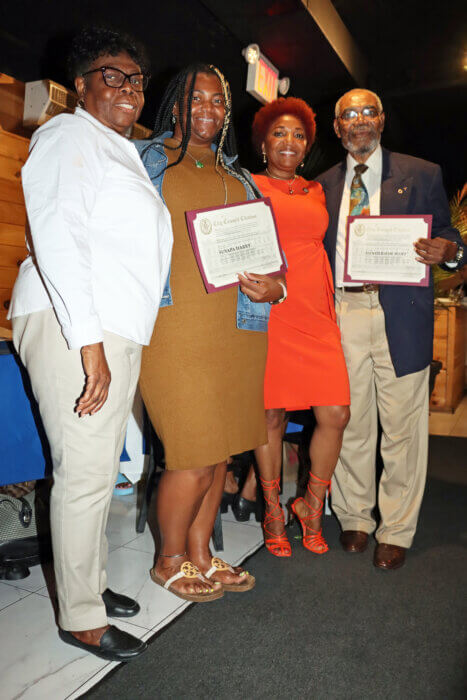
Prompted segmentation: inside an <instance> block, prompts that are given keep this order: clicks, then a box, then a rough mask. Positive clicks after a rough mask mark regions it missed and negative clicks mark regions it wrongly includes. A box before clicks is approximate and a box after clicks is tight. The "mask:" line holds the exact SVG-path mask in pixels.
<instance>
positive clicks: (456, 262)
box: [444, 243, 464, 270]
mask: <svg viewBox="0 0 467 700" xmlns="http://www.w3.org/2000/svg"><path fill="white" fill-rule="evenodd" d="M456 245H457V252H456V254H455V256H454V257H453V258H452V260H446V262H445V263H444V264H445V265H447V266H448V267H450V268H451V269H452V270H453V269H454V268H455V269H459V266H460V263H462V259H463V257H464V248H463V246H461V245H459V243H456Z"/></svg>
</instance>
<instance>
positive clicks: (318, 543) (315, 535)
mask: <svg viewBox="0 0 467 700" xmlns="http://www.w3.org/2000/svg"><path fill="white" fill-rule="evenodd" d="M312 483H314V484H320V485H321V484H324V485H325V486H326V491H328V490H330V488H331V482H330V481H324V479H320V478H319V476H316V475H315V474H313V472H311V471H310V478H309V480H308V486H307V490H308V491H309V493H311V495H312V496H313V498H315V499H316V500H317V501H319V506H318V508H314V507H313V506H310V504H309V503H307V502H306V501H305V499H304V498H297V499H296V500H295V501H294V502H293V503H292V510H293V512H294V515H295V517H296V518H297V519H298V520H299V521H300V525H301V526H302V530H303V540H302V542H303V546H304V547H305V548H306V549H309V550H310V552H313V553H314V554H324V553H325V552H327V551H328V549H329V547H328V545H327V542H326V540H325V539H324V537H323V535H322V534H321V533H322V531H323V530H322V528H321V529H320V530H315V529H314V528H312V527H311V526H310V525H309V524H308V523H309V522H310V521H311V520H316V518H320V517H321V516H322V514H323V508H324V501H323V500H321V498H319V497H318V496H317V495H316V494H315V492H314V491H313V489H312V488H311V484H312ZM299 501H303V503H304V504H305V505H306V507H307V508H308V510H309V514H308V515H306V516H305V517H304V518H301V517H300V516H299V514H298V513H297V511H296V505H297V503H298V502H299ZM307 530H308V531H310V530H311V533H312V534H309V535H307Z"/></svg>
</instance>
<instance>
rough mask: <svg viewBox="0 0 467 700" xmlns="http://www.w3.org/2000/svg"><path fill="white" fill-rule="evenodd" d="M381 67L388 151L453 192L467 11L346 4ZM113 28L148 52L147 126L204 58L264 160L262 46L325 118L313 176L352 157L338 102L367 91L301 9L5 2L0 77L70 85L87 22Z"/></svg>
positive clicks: (239, 3) (377, 77)
mask: <svg viewBox="0 0 467 700" xmlns="http://www.w3.org/2000/svg"><path fill="white" fill-rule="evenodd" d="M333 4H334V6H335V8H336V10H337V11H338V12H339V14H340V16H341V18H342V20H343V21H344V23H345V24H346V26H347V28H348V29H349V31H350V33H351V34H352V36H353V37H354V39H355V41H356V43H357V44H358V46H359V48H360V50H361V52H362V53H363V54H364V56H365V57H366V59H367V61H368V64H369V75H368V82H367V86H368V87H371V88H372V89H374V90H376V91H377V92H379V94H380V95H381V98H382V100H383V104H384V105H385V110H386V113H387V129H386V133H385V135H384V142H385V143H386V145H388V146H389V147H390V148H393V149H395V150H402V151H405V152H408V153H412V154H413V155H418V156H420V157H423V158H427V159H429V160H435V161H436V162H439V163H441V165H442V166H443V168H444V171H445V175H446V181H447V186H448V189H449V190H450V191H453V190H454V189H455V188H458V187H460V186H461V185H462V184H463V181H464V179H465V169H464V163H465V157H464V156H465V145H464V144H465V137H464V131H465V127H464V119H465V116H464V115H465V113H466V106H467V105H466V97H465V96H466V94H467V93H466V90H465V86H466V76H467V72H466V71H464V70H463V65H462V62H463V59H464V51H465V39H464V37H465V36H466V31H465V29H466V27H465V21H466V15H465V9H464V5H465V2H461V1H460V0H448V2H447V3H444V4H442V3H440V2H430V1H429V0H409V1H407V0H405V1H404V2H402V1H401V0H351V1H350V0H334V2H333ZM97 21H98V22H107V23H111V24H113V25H118V26H120V27H123V28H124V29H126V30H127V31H130V32H132V33H133V34H135V35H136V36H137V37H138V38H139V39H141V40H142V41H143V42H144V43H145V44H146V45H147V47H148V50H149V53H150V56H151V59H152V74H153V80H152V82H151V84H150V87H149V89H148V94H147V101H146V107H145V110H144V112H143V116H142V119H141V121H142V122H143V123H145V124H146V125H148V126H150V125H151V124H152V122H153V119H154V115H155V112H156V110H157V106H158V102H159V99H160V95H161V91H162V90H163V88H164V86H165V84H166V83H167V80H168V77H169V76H170V75H171V74H172V73H173V72H174V70H176V69H177V68H179V67H181V66H183V65H185V64H187V63H189V62H191V61H194V60H206V61H209V62H213V63H215V64H216V65H218V66H219V67H220V68H221V69H222V70H223V71H224V72H225V73H226V74H227V76H228V78H229V80H230V82H231V86H232V92H233V96H234V111H235V113H236V124H237V132H238V133H237V136H238V140H239V142H240V151H241V155H242V158H243V160H244V161H245V163H246V164H247V165H250V166H254V165H255V161H254V159H253V156H252V154H251V149H250V146H249V127H250V124H251V119H252V116H253V114H254V112H255V111H256V109H257V108H258V106H259V105H258V103H257V102H256V101H255V100H254V99H253V98H252V97H250V96H249V95H247V94H246V93H245V90H244V87H245V81H246V69H247V66H246V64H245V62H244V60H243V58H242V56H241V49H242V48H244V47H245V46H246V45H248V44H249V43H251V42H255V43H258V44H259V45H260V47H261V50H262V51H263V53H264V54H265V55H266V56H268V58H269V59H270V60H271V61H272V62H273V63H274V64H275V65H276V66H277V67H278V68H279V69H280V73H281V75H288V76H289V77H290V79H291V91H290V94H293V95H296V96H299V97H303V98H304V99H306V100H308V101H309V102H310V103H311V104H312V105H313V107H314V109H315V110H316V112H317V121H318V133H319V138H318V141H317V144H316V147H315V148H314V149H313V152H312V154H311V159H310V163H309V166H308V172H309V175H310V176H312V175H314V174H317V172H318V171H320V170H322V169H324V168H325V167H328V166H330V165H332V164H333V163H334V162H336V161H337V160H338V159H339V158H340V157H341V156H342V151H341V149H340V145H339V143H338V142H337V140H336V138H335V137H334V134H333V132H332V113H333V105H334V102H335V100H336V99H337V98H338V97H339V95H340V94H342V93H343V92H344V91H346V90H348V89H350V88H351V87H354V86H355V83H354V81H353V79H352V78H351V76H350V75H349V73H348V72H347V70H346V69H345V68H344V66H343V64H342V63H341V61H340V60H339V58H338V56H337V55H336V53H335V52H334V50H333V49H332V48H331V47H330V45H329V44H328V42H327V40H326V39H325V37H324V36H323V34H322V33H321V31H320V29H319V28H318V26H317V25H316V23H315V22H314V20H313V19H312V17H311V16H310V15H309V14H308V12H307V10H306V9H305V7H304V6H303V4H302V2H301V1H300V0H235V1H234V2H227V1H226V0H169V1H167V0H164V2H160V0H139V2H138V3H133V4H132V3H129V2H128V1H127V2H122V1H121V0H92V1H91V0H82V1H75V2H72V3H71V2H70V3H68V2H64V1H63V0H47V2H37V0H21V1H19V2H17V3H11V2H10V3H8V6H7V3H6V2H2V3H1V4H0V72H4V73H8V74H10V75H13V76H14V77H16V78H18V79H20V80H24V81H28V80H37V79H39V78H44V77H49V78H53V79H55V80H57V81H58V82H63V83H64V82H66V76H65V72H64V64H65V56H66V52H67V46H68V43H69V38H70V36H71V34H72V33H74V31H76V29H77V28H78V27H79V26H81V25H82V24H89V23H93V22H97Z"/></svg>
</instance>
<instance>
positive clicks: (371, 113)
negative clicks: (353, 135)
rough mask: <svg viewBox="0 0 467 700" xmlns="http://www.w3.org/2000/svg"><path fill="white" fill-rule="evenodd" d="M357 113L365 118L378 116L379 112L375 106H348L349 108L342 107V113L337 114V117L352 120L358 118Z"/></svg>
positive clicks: (346, 120)
mask: <svg viewBox="0 0 467 700" xmlns="http://www.w3.org/2000/svg"><path fill="white" fill-rule="evenodd" d="M359 114H361V115H362V117H365V118H367V119H376V117H379V115H380V112H378V110H377V109H376V107H363V109H361V110H358V109H353V108H352V107H349V109H344V111H343V112H342V114H340V115H339V119H342V120H343V121H345V122H353V121H354V120H355V119H358V115H359Z"/></svg>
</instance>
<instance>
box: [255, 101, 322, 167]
mask: <svg viewBox="0 0 467 700" xmlns="http://www.w3.org/2000/svg"><path fill="white" fill-rule="evenodd" d="M282 114H293V116H294V117H296V118H297V119H300V121H301V122H302V124H303V127H304V129H305V133H306V140H307V145H306V152H307V153H308V151H309V150H310V148H311V147H312V145H313V143H314V140H315V135H316V122H315V113H314V112H313V110H312V109H311V107H310V105H308V104H307V103H306V102H305V100H301V99H300V98H299V97H279V98H278V99H277V100H274V101H273V102H269V104H266V105H264V106H263V107H261V109H259V110H258V111H257V112H256V114H255V118H254V119H253V126H252V129H251V131H252V133H251V138H252V141H253V146H254V147H255V149H256V151H257V152H258V153H259V154H261V144H262V143H263V141H264V139H265V138H266V134H267V132H268V129H269V127H270V126H271V123H272V122H273V121H275V120H276V119H277V118H278V117H280V116H281V115H282Z"/></svg>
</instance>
